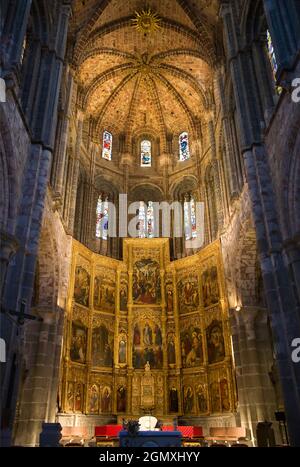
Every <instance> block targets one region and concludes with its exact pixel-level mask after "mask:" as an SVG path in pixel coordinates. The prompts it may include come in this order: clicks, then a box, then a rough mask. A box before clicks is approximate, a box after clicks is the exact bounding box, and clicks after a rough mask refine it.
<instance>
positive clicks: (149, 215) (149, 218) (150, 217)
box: [147, 201, 154, 238]
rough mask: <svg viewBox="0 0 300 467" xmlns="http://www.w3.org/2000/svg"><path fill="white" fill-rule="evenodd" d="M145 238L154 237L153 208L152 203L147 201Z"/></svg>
mask: <svg viewBox="0 0 300 467" xmlns="http://www.w3.org/2000/svg"><path fill="white" fill-rule="evenodd" d="M147 236H148V238H153V237H154V208H153V202H152V201H149V203H148V209H147Z"/></svg>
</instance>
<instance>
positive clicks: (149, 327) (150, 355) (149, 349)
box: [132, 320, 163, 369]
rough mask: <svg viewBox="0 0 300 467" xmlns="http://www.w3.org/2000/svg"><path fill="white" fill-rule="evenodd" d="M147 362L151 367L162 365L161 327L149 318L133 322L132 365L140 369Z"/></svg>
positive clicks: (160, 366) (155, 367) (156, 367)
mask: <svg viewBox="0 0 300 467" xmlns="http://www.w3.org/2000/svg"><path fill="white" fill-rule="evenodd" d="M148 362H149V364H150V366H151V368H153V369H159V368H162V366H163V350H162V332H161V328H160V326H159V325H158V324H154V323H153V322H152V321H150V320H148V321H147V320H146V321H145V322H137V323H135V326H134V329H133V363H132V364H133V367H134V368H137V369H138V368H139V369H142V368H144V367H145V365H146V364H147V363H148Z"/></svg>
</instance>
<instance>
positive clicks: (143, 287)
mask: <svg viewBox="0 0 300 467" xmlns="http://www.w3.org/2000/svg"><path fill="white" fill-rule="evenodd" d="M133 300H134V303H135V304H139V305H143V304H145V305H146V304H153V305H155V304H159V303H160V300H161V286H160V267H159V264H158V263H157V262H156V261H153V260H152V259H142V260H140V261H137V262H136V263H135V265H134V274H133Z"/></svg>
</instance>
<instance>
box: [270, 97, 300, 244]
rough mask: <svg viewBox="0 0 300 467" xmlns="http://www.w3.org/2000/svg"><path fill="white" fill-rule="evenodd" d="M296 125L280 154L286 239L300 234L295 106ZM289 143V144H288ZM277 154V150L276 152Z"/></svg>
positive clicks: (299, 164)
mask: <svg viewBox="0 0 300 467" xmlns="http://www.w3.org/2000/svg"><path fill="white" fill-rule="evenodd" d="M294 109H295V112H296V114H295V115H293V121H294V122H295V124H294V125H291V126H290V128H287V131H288V133H287V134H286V140H285V141H284V142H283V143H282V144H280V146H279V148H278V153H279V152H280V151H281V153H282V158H281V160H282V162H281V167H280V173H281V180H280V185H281V187H280V188H281V189H280V190H279V194H280V197H279V200H278V201H279V203H280V208H281V209H280V211H281V212H280V216H281V225H282V230H283V234H284V238H285V239H288V238H291V237H294V236H296V235H298V234H299V232H300V208H299V206H300V205H299V199H300V161H299V147H300V146H299V145H300V133H299V123H298V122H299V121H300V111H299V109H298V107H297V106H294ZM286 141H287V144H286ZM276 152H277V150H276Z"/></svg>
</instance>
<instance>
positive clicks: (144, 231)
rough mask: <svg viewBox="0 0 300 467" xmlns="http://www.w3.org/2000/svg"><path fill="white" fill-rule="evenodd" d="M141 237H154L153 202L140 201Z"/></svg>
mask: <svg viewBox="0 0 300 467" xmlns="http://www.w3.org/2000/svg"><path fill="white" fill-rule="evenodd" d="M138 232H139V238H154V207H153V202H152V201H149V203H148V204H145V203H144V202H143V201H141V202H140V207H139V223H138Z"/></svg>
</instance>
